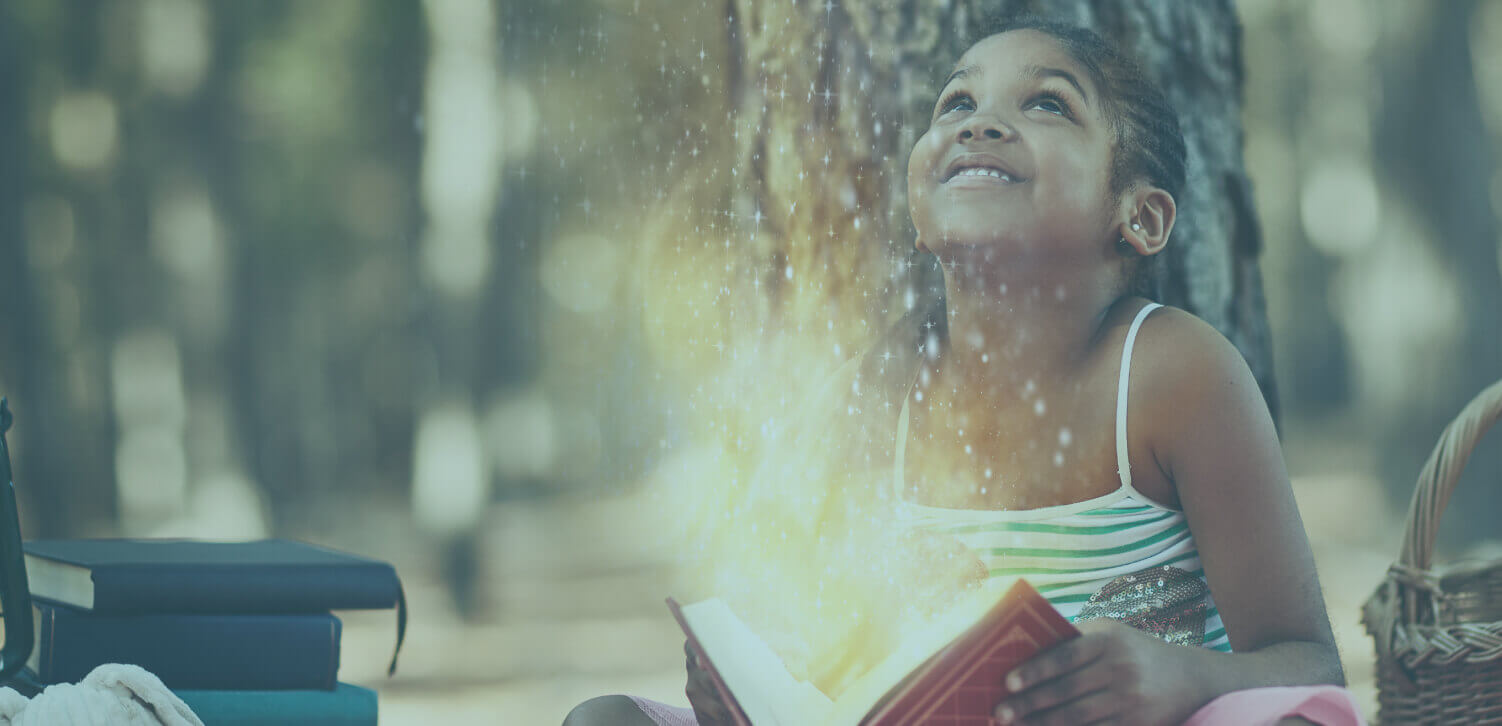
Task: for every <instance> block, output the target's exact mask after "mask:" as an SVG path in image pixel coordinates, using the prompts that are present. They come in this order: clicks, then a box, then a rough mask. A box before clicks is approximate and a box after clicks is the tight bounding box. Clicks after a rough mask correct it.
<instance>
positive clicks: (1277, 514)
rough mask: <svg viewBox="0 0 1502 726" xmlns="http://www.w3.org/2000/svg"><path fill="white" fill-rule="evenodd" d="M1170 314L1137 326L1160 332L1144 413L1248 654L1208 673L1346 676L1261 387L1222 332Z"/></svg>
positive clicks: (1234, 680)
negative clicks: (1342, 670) (1154, 322)
mask: <svg viewBox="0 0 1502 726" xmlns="http://www.w3.org/2000/svg"><path fill="white" fill-rule="evenodd" d="M1162 312H1163V313H1165V314H1164V315H1163V316H1162V319H1161V320H1158V321H1157V322H1158V325H1156V326H1153V327H1154V330H1144V331H1141V332H1139V335H1145V336H1146V340H1148V341H1152V344H1151V345H1149V346H1146V347H1147V348H1148V349H1150V350H1152V353H1150V354H1149V355H1148V356H1146V357H1147V358H1148V359H1149V360H1151V363H1150V364H1149V365H1151V368H1149V369H1148V371H1144V372H1145V373H1148V375H1145V376H1143V379H1144V383H1145V384H1146V385H1143V387H1142V388H1143V389H1144V390H1143V392H1144V393H1146V394H1147V395H1146V396H1144V397H1143V398H1142V399H1138V400H1141V401H1142V402H1143V403H1144V404H1145V405H1144V406H1142V407H1140V408H1139V411H1141V413H1139V414H1138V417H1137V419H1136V420H1137V421H1138V422H1141V423H1143V424H1145V425H1146V426H1145V428H1146V431H1145V433H1147V434H1148V435H1149V436H1150V437H1151V438H1150V439H1149V441H1148V444H1149V448H1150V450H1151V451H1152V452H1153V456H1154V457H1155V458H1156V459H1157V462H1156V463H1157V465H1158V466H1160V467H1161V468H1162V469H1163V471H1164V473H1165V474H1167V475H1168V477H1169V478H1170V480H1171V481H1172V482H1173V483H1174V487H1175V489H1176V490H1177V493H1178V496H1179V502H1180V505H1181V507H1182V508H1183V510H1184V514H1185V517H1186V518H1187V519H1188V520H1189V530H1190V532H1191V533H1192V534H1193V535H1194V540H1195V544H1196V546H1197V547H1198V548H1199V554H1200V561H1201V562H1202V563H1203V564H1204V567H1205V578H1206V580H1208V582H1209V584H1210V591H1211V593H1212V594H1213V596H1214V598H1215V605H1216V608H1217V609H1218V610H1219V611H1220V616H1221V619H1222V621H1224V623H1225V626H1226V634H1227V635H1228V636H1229V637H1230V640H1231V648H1232V649H1233V650H1234V651H1236V653H1237V654H1240V655H1241V657H1231V658H1215V659H1211V663H1212V664H1213V665H1212V666H1211V667H1210V668H1209V669H1208V670H1206V671H1205V672H1204V673H1203V676H1204V678H1205V681H1206V685H1207V686H1208V690H1209V692H1210V693H1211V695H1219V694H1221V693H1226V692H1229V691H1234V690H1241V689H1245V688H1256V687H1261V686H1285V685H1309V684H1316V683H1335V684H1342V685H1343V684H1344V683H1345V677H1344V675H1343V674H1342V672H1341V668H1340V657H1339V654H1338V653H1337V652H1336V649H1335V638H1334V636H1333V635H1332V634H1331V632H1330V620H1329V617H1328V616H1327V615H1326V613H1325V604H1324V599H1323V597H1322V596H1321V594H1320V586H1319V579H1318V577H1317V576H1316V575H1315V568H1314V556H1313V554H1312V553H1311V552H1310V550H1309V538H1308V536H1307V535H1306V534H1305V532H1304V524H1303V521H1302V520H1301V519H1300V518H1299V511H1298V507H1297V506H1296V505H1295V503H1294V499H1293V490H1292V488H1291V487H1290V485H1289V482H1288V472H1287V469H1286V468H1285V466H1284V463H1283V452H1282V448H1281V446H1280V444H1279V442H1278V435H1277V431H1276V430H1275V429H1274V427H1273V421H1272V416H1271V415H1270V414H1269V413H1268V409H1267V404H1266V402H1265V401H1264V400H1263V398H1262V392H1261V390H1260V389H1259V388H1258V387H1257V382H1256V380H1255V379H1254V378H1253V377H1252V373H1251V370H1250V369H1248V368H1247V365H1246V361H1245V360H1244V359H1243V358H1242V356H1241V353H1240V351H1238V350H1236V348H1235V346H1233V345H1232V344H1231V343H1230V341H1228V340H1226V339H1225V338H1224V337H1223V336H1221V335H1220V333H1219V332H1217V331H1216V330H1215V329H1214V328H1212V327H1210V325H1209V324H1207V323H1205V322H1204V321H1202V320H1200V319H1199V318H1196V317H1194V316H1193V315H1190V314H1188V313H1185V312H1183V311H1180V310H1176V309H1173V308H1168V309H1165V310H1163V311H1162ZM1154 317H1156V316H1154ZM1152 322H1153V320H1152V317H1149V319H1148V321H1147V322H1146V323H1144V325H1143V327H1144V328H1147V327H1148V323H1152ZM1134 368H1135V366H1134ZM1129 405H1130V404H1129ZM1129 413H1130V412H1129ZM1128 420H1129V421H1130V420H1131V418H1130V415H1129V417H1128ZM1128 430H1130V425H1129V426H1128ZM1152 464H1153V462H1151V461H1148V462H1140V463H1139V462H1136V461H1134V462H1133V466H1151V465H1152Z"/></svg>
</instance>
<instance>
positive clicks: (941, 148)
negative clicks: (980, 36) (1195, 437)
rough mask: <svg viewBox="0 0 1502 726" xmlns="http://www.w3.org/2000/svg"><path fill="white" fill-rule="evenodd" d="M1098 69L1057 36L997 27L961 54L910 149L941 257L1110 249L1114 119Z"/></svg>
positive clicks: (918, 194) (922, 226)
mask: <svg viewBox="0 0 1502 726" xmlns="http://www.w3.org/2000/svg"><path fill="white" fill-rule="evenodd" d="M1100 103H1101V99H1100V95H1099V92H1098V90H1097V89H1096V88H1095V87H1094V84H1093V82H1092V81H1091V79H1090V75H1089V74H1088V73H1087V72H1086V71H1085V69H1084V68H1082V67H1080V66H1079V64H1078V63H1076V62H1075V61H1074V60H1073V59H1072V58H1071V57H1070V55H1069V53H1068V52H1066V51H1065V50H1064V49H1063V48H1061V47H1060V46H1059V45H1058V43H1057V42H1056V41H1055V40H1054V39H1053V38H1051V37H1049V36H1047V35H1044V34H1042V33H1039V32H1037V31H1031V30H1022V31H1014V32H1009V33H1003V34H1000V35H993V36H991V37H989V38H986V39H985V40H982V41H981V42H979V43H977V44H975V45H974V46H972V47H971V48H970V50H968V51H966V52H965V55H964V56H962V57H961V58H960V61H959V63H958V65H957V66H956V69H955V72H954V74H953V75H951V76H950V79H949V81H948V82H947V83H946V84H945V85H944V88H943V90H942V92H941V93H940V94H939V102H938V103H937V104H936V105H935V106H934V110H933V118H932V121H931V123H930V126H929V128H928V131H927V132H925V133H924V134H923V136H922V137H921V138H919V139H918V143H917V144H916V145H915V146H914V147H913V152H912V156H911V157H910V158H909V159H908V204H909V207H910V209H911V211H912V215H913V225H914V226H915V227H916V228H917V230H918V237H919V239H920V240H921V241H922V242H923V243H924V244H925V245H926V246H927V247H928V248H929V249H930V250H932V251H933V252H934V253H936V254H938V255H939V256H940V257H941V258H944V257H946V256H947V255H946V251H947V252H949V253H951V254H954V253H957V252H959V250H957V249H956V248H955V246H957V245H963V246H971V247H988V248H991V249H985V250H982V252H983V253H986V254H989V253H990V252H991V251H992V250H993V249H994V250H995V251H997V252H1014V253H1017V252H1020V253H1023V254H1026V255H1028V256H1034V255H1037V256H1046V257H1051V258H1056V259H1058V258H1060V256H1063V257H1064V258H1068V259H1078V258H1079V257H1080V256H1081V255H1087V256H1092V257H1100V256H1102V255H1105V256H1109V255H1110V254H1111V252H1112V250H1113V244H1114V242H1115V240H1116V237H1115V234H1114V232H1113V229H1114V225H1113V217H1114V216H1115V214H1114V213H1115V212H1116V211H1117V210H1116V209H1115V202H1116V200H1115V199H1114V196H1113V195H1112V194H1111V193H1110V170H1111V159H1112V133H1111V127H1110V125H1109V124H1108V123H1107V121H1106V120H1105V117H1104V115H1103V114H1102V111H1101V108H1100Z"/></svg>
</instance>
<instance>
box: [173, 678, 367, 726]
mask: <svg viewBox="0 0 1502 726" xmlns="http://www.w3.org/2000/svg"><path fill="white" fill-rule="evenodd" d="M173 692H174V693H176V694H177V697H178V698H181V699H183V703H186V704H188V708H191V709H193V713H195V714H197V715H198V718H199V720H201V721H203V724H204V726H263V725H264V724H280V725H281V726H376V692H375V691H372V690H370V689H368V688H361V687H359V686H352V685H350V684H348V683H340V684H338V685H337V686H336V687H335V688H334V690H332V691H173Z"/></svg>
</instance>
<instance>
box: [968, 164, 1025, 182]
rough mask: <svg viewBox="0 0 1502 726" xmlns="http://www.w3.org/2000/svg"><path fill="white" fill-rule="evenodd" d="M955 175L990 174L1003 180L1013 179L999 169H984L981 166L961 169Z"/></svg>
mask: <svg viewBox="0 0 1502 726" xmlns="http://www.w3.org/2000/svg"><path fill="white" fill-rule="evenodd" d="M955 176H989V177H994V178H996V179H1001V180H1002V181H1011V180H1012V178H1011V177H1009V176H1007V175H1006V174H1003V173H1001V172H999V171H997V170H995V169H983V168H980V167H971V168H969V169H961V170H960V171H959V172H958V173H956V174H955Z"/></svg>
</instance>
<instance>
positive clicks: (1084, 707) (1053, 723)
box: [1003, 688, 1121, 726]
mask: <svg viewBox="0 0 1502 726" xmlns="http://www.w3.org/2000/svg"><path fill="white" fill-rule="evenodd" d="M1120 708H1121V703H1120V702H1119V701H1117V700H1116V699H1115V698H1113V697H1112V695H1111V691H1110V690H1109V689H1104V688H1103V689H1101V690H1098V691H1094V692H1092V693H1088V694H1085V695H1084V696H1082V697H1080V698H1076V699H1074V700H1072V701H1069V702H1068V703H1064V704H1061V705H1058V706H1055V707H1053V708H1050V709H1047V710H1043V711H1038V712H1036V713H1033V714H1031V715H1029V716H1027V717H1025V718H1023V719H1022V720H1020V721H1012V722H1010V723H1014V724H1025V725H1026V726H1076V725H1077V724H1098V723H1110V722H1111V721H1112V720H1114V718H1115V716H1116V715H1117V713H1118V712H1119V711H1120ZM1003 723H1007V722H1005V721H1003Z"/></svg>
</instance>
